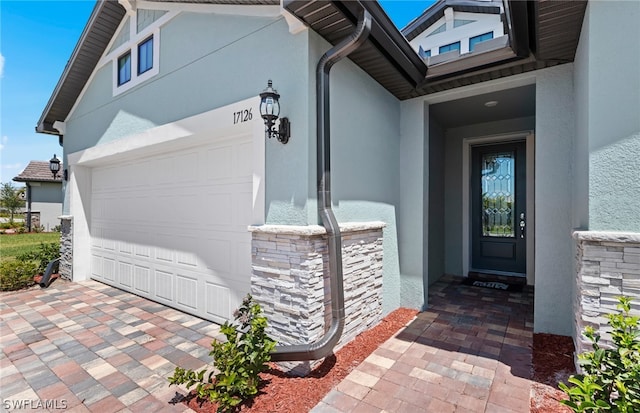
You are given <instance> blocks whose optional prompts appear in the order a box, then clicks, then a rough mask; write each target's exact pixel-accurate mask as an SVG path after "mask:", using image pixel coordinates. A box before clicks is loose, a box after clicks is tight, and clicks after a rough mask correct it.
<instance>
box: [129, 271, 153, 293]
mask: <svg viewBox="0 0 640 413" xmlns="http://www.w3.org/2000/svg"><path fill="white" fill-rule="evenodd" d="M133 288H134V290H135V292H138V293H143V294H146V295H148V294H149V293H151V268H150V267H148V266H144V265H136V266H135V267H134V277H133Z"/></svg>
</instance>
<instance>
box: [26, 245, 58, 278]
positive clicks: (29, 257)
mask: <svg viewBox="0 0 640 413" xmlns="http://www.w3.org/2000/svg"><path fill="white" fill-rule="evenodd" d="M59 257H60V243H58V242H50V243H47V244H45V243H44V242H41V243H40V246H39V247H38V248H37V249H33V250H31V251H27V252H24V253H22V254H19V255H17V256H16V258H17V259H18V260H19V261H33V262H35V264H36V266H37V271H36V272H44V270H46V269H47V265H48V264H49V262H50V261H53V260H55V259H56V258H59Z"/></svg>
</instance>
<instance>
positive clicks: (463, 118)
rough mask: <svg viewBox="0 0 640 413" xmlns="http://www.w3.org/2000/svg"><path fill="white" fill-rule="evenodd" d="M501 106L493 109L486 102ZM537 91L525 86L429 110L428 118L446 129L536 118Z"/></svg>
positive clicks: (533, 87)
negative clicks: (530, 117) (528, 117)
mask: <svg viewBox="0 0 640 413" xmlns="http://www.w3.org/2000/svg"><path fill="white" fill-rule="evenodd" d="M490 101H495V102H498V103H497V104H496V105H495V106H494V107H487V106H485V103H486V102H490ZM535 114H536V87H535V85H528V86H522V87H518V88H513V89H506V90H500V91H497V92H491V93H485V94H482V95H476V96H471V97H468V98H464V99H456V100H451V101H449V102H443V103H438V104H435V105H431V106H429V115H430V116H431V117H432V118H433V119H435V120H436V121H437V122H438V123H440V125H441V126H442V127H444V128H455V127H459V126H465V125H473V124H476V123H484V122H494V121H499V120H505V119H513V118H522V117H527V116H535Z"/></svg>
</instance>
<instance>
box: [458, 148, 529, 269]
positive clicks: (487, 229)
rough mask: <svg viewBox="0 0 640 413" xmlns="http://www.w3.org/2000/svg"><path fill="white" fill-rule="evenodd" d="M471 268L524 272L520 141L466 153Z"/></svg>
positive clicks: (523, 180)
mask: <svg viewBox="0 0 640 413" xmlns="http://www.w3.org/2000/svg"><path fill="white" fill-rule="evenodd" d="M471 160H472V166H471V219H470V222H471V225H472V229H471V270H472V271H476V272H482V273H490V274H501V275H518V276H524V275H525V274H526V268H527V264H526V216H527V211H526V164H525V163H526V146H525V142H524V141H520V142H509V143H501V144H491V145H481V146H473V147H472V149H471Z"/></svg>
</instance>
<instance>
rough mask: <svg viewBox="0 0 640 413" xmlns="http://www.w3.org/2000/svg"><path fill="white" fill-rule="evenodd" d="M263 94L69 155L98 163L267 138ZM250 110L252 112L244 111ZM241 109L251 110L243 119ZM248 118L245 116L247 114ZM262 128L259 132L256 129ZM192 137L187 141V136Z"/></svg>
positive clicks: (80, 163) (73, 159)
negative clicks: (224, 141) (252, 137)
mask: <svg viewBox="0 0 640 413" xmlns="http://www.w3.org/2000/svg"><path fill="white" fill-rule="evenodd" d="M259 106H260V98H259V97H258V96H254V97H251V98H248V99H245V100H242V101H239V102H236V103H232V104H230V105H227V106H223V107H221V108H217V109H213V110H210V111H208V112H204V113H200V114H198V115H194V116H190V117H188V118H184V119H180V120H178V121H175V122H171V123H167V124H164V125H160V126H156V127H153V128H150V129H148V130H146V131H144V132H140V133H136V134H133V135H129V136H127V137H124V138H121V139H117V140H115V141H112V142H109V143H106V144H104V145H98V146H93V147H91V148H87V149H84V150H81V151H78V152H74V153H71V154H68V155H67V159H68V163H69V164H70V165H78V166H85V167H95V166H101V165H107V164H109V163H111V162H120V161H125V160H132V159H137V158H138V157H140V156H141V155H142V156H148V155H153V154H157V153H163V152H167V151H169V150H171V149H177V148H184V147H186V146H198V145H201V144H204V143H206V142H208V141H211V140H217V139H232V138H233V137H234V136H242V135H247V134H254V135H255V134H256V133H259V134H260V136H261V137H262V139H264V123H263V120H262V118H261V117H260V108H259ZM245 111H249V112H245ZM238 113H242V114H243V115H244V114H246V113H251V119H247V121H244V122H242V121H241V120H239V118H238V115H237V114H238ZM244 118H245V119H246V116H245V117H244ZM257 131H259V132H257ZM185 138H189V141H188V142H186V141H185V140H184V139H185Z"/></svg>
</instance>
